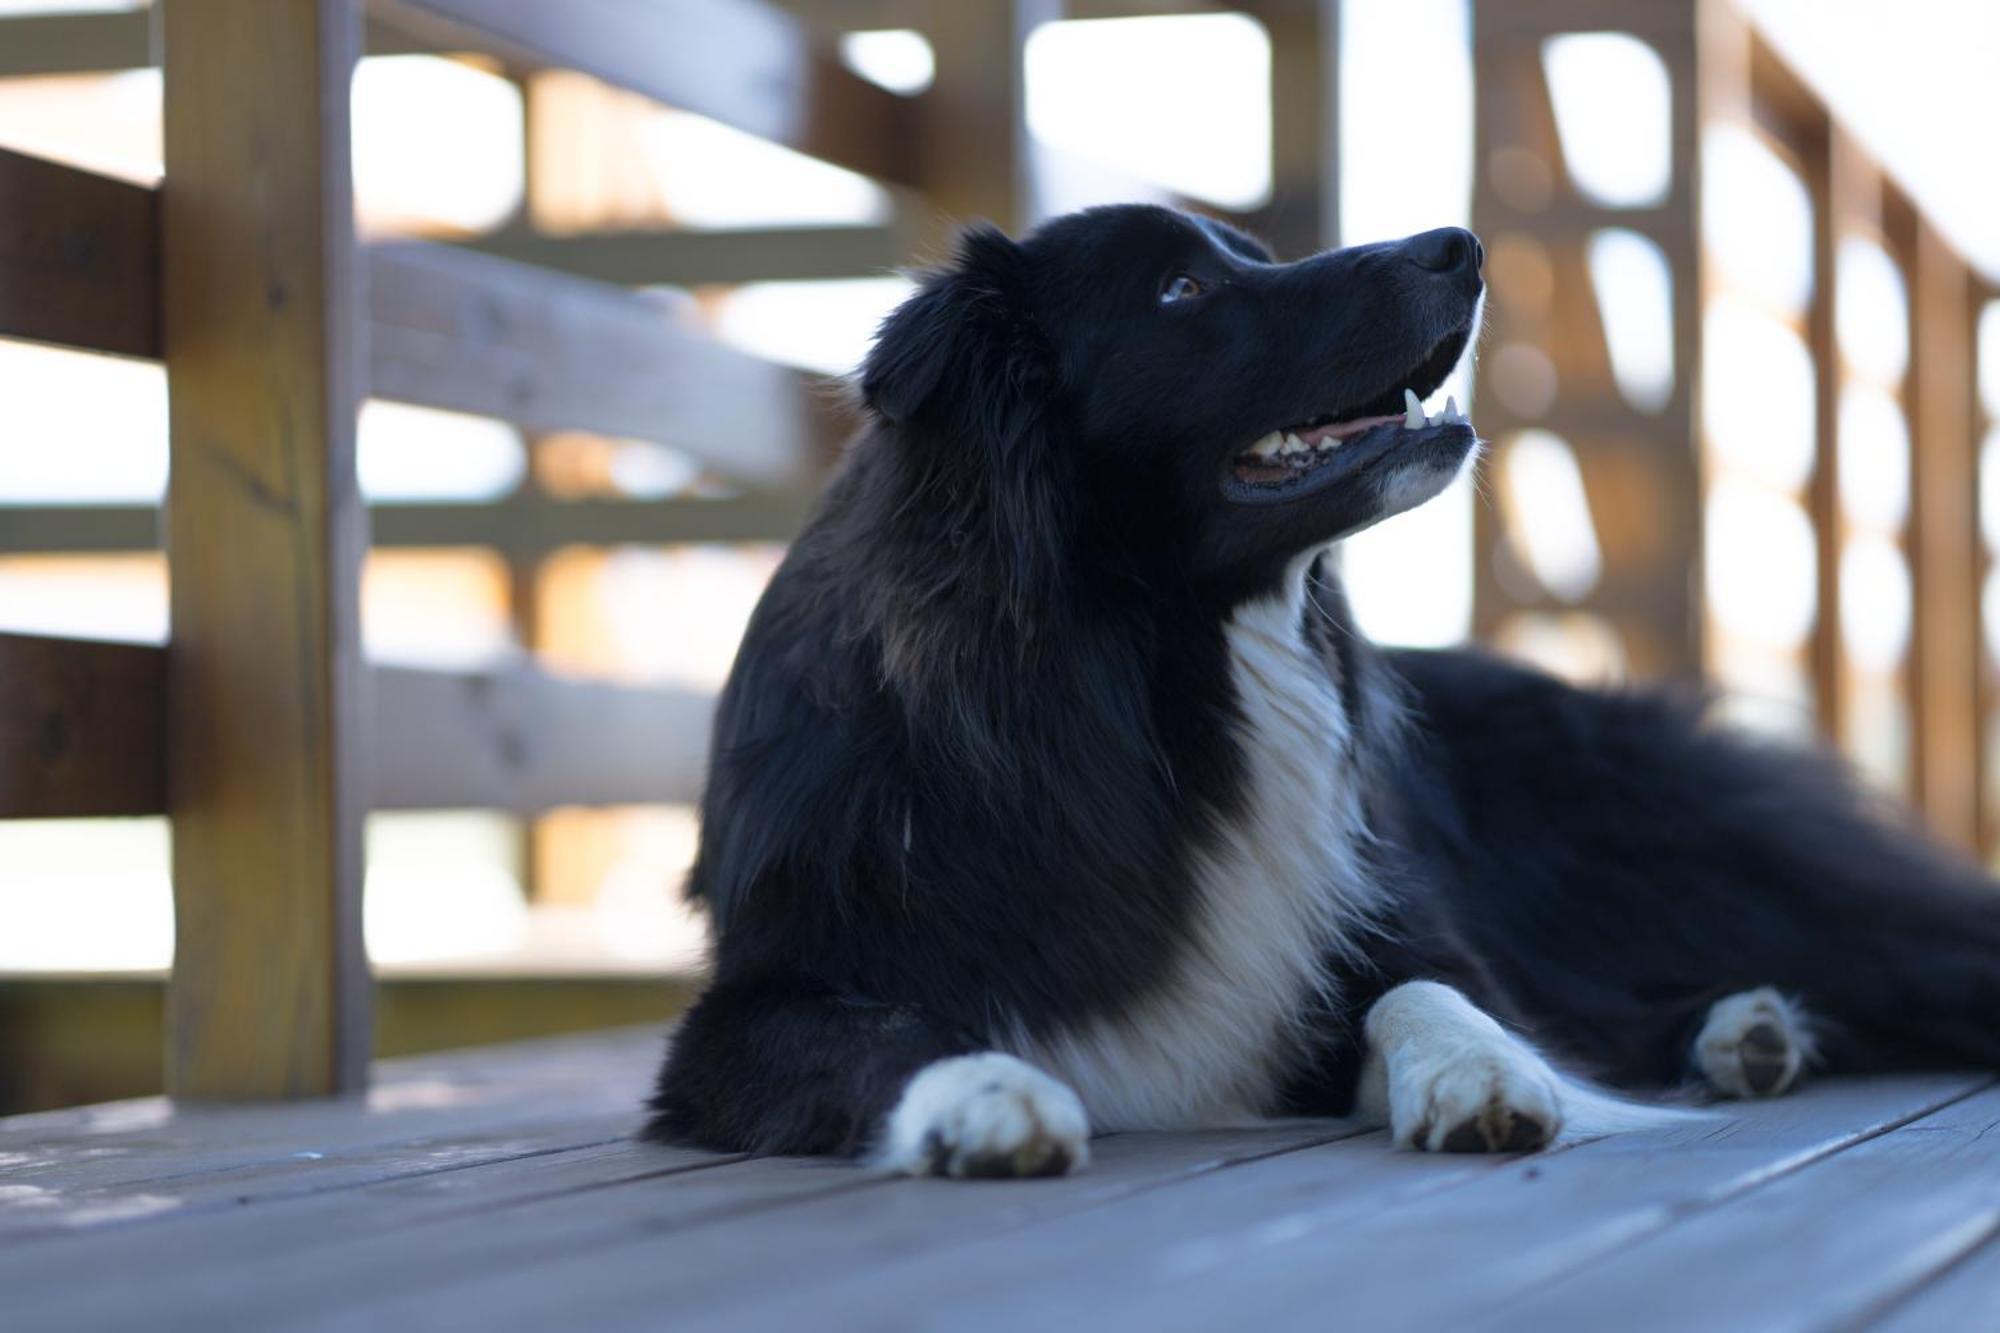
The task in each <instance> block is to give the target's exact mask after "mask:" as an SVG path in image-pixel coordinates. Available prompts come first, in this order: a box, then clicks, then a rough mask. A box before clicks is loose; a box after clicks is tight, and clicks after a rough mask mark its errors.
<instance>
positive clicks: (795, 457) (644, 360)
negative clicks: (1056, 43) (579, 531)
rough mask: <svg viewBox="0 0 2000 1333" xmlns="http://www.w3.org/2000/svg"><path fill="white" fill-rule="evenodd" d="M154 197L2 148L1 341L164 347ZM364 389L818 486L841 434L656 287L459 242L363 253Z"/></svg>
mask: <svg viewBox="0 0 2000 1333" xmlns="http://www.w3.org/2000/svg"><path fill="white" fill-rule="evenodd" d="M158 234H159V227H158V192H157V191H155V190H153V189H149V188H147V187H145V186H142V185H133V184H130V183H127V182H124V181H117V180H112V179H110V178H108V177H104V176H98V175H95V174H93V173H91V172H87V171H80V170H78V169H76V168H74V167H68V166H63V165H60V164H58V163H53V162H46V161H42V160H41V159H38V158H33V157H28V156H25V155H23V154H20V153H12V152H7V151H5V150H0V337H12V338H27V339H33V340H37V341H42V342H52V343H58V344H61V345H64V346H70V347H77V348H81V349H83V350H86V351H94V352H108V353H113V354H118V355H126V356H144V357H152V358H157V357H158V356H159V355H160V320H159V309H160V306H159V262H158V240H157V238H158ZM367 267H368V271H369V300H368V307H367V308H368V311H369V323H370V336H369V351H370V355H369V391H370V392H371V393H372V394H374V395H375V396H377V397H381V398H392V399H396V400H398V401H401V402H408V403H415V404H418V405H421V406H426V407H441V408H448V409H451V410H455V411H460V412H469V413H474V414H478V415H482V416H491V417H498V418H501V419H503V420H507V421H511V422H514V423H516V424H518V425H522V426H527V427H531V428H535V429H541V430H567V429H574V430H587V431H595V432H598V433H600V434H605V435H615V436H626V437H632V438H636V439H646V440H657V441H661V442H663V443H667V444H671V445H674V446H676V447H677V448H681V449H684V450H686V451H687V452H688V453H689V454H691V455H693V456H694V457H696V458H697V459H699V460H700V461H701V462H702V463H703V465H705V466H707V467H709V468H711V469H713V470H714V471H716V472H717V473H720V474H722V475H724V476H727V477H730V478H732V479H735V480H739V481H743V482H746V483H749V484H752V485H756V486H765V487H783V486H796V485H801V484H804V483H809V482H810V481H811V480H813V479H814V478H815V477H816V476H817V475H818V474H819V472H820V471H821V470H823V468H824V465H825V463H826V460H827V459H828V458H829V457H830V456H831V454H832V452H833V446H834V442H835V441H836V440H837V439H838V437H839V434H840V432H841V431H842V429H843V428H844V420H843V409H842V408H841V407H840V406H839V405H838V403H837V400H836V395H834V394H833V393H831V392H830V391H828V390H826V389H825V388H824V387H822V386H820V385H819V384H817V383H816V382H815V381H813V380H812V379H811V378H810V377H808V376H805V375H801V374H800V373H798V372H797V371H794V370H791V369H788V368H786V367H783V366H778V365H774V364H772V363H770V362H767V361H761V360H759V359H757V358H756V357H752V356H747V355H745V354H743V353H741V352H737V351H734V350H732V349H730V348H727V347H725V346H723V345H722V344H721V343H719V342H717V341H716V340H714V339H713V338H711V337H709V336H707V335H706V334H704V333H702V332H700V331H698V330H695V329H690V328H687V327H685V326H684V325H683V324H682V323H681V321H680V320H679V319H677V318H676V317H675V315H674V313H673V312H672V311H671V310H670V309H669V308H668V307H667V305H666V304H665V303H664V302H663V301H661V300H659V299H657V298H654V297H650V296H646V295H643V294H640V293H636V292H630V291H626V290H624V289H623V288H620V287H614V286H611V285H609V284H606V283H599V282H592V281H590V280H588V279H585V278H577V277H572V276H570V275H568V274H563V273H554V272H549V271H547V270H543V269H537V268H533V267H531V266H529V265H525V264H517V263H513V262H510V261H508V260H504V259H496V258H494V257H493V256H491V255H482V254H475V253H473V252H471V251H467V250H458V249H454V248H452V247H450V246H443V245H429V244H422V243H415V242H409V243H397V244H392V245H385V246H377V247H374V248H373V249H371V250H370V251H369V252H368V265H367Z"/></svg>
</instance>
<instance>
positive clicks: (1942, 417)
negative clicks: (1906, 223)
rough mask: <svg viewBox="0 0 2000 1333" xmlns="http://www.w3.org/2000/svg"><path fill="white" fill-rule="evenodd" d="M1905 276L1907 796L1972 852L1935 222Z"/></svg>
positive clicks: (1966, 585)
mask: <svg viewBox="0 0 2000 1333" xmlns="http://www.w3.org/2000/svg"><path fill="white" fill-rule="evenodd" d="M1909 282H1910V298H1911V299H1910V307H1911V319H1910V324H1911V333H1912V341H1911V347H1910V384H1909V398H1910V406H1911V412H1910V418H1911V420H1910V428H1911V429H1910V437H1911V447H1910V537H1909V542H1910V572H1911V575H1912V582H1913V583H1914V584H1915V587H1916V597H1915V607H1914V617H1913V620H1912V624H1911V640H1910V675H1911V684H1912V686H1913V689H1912V691H1911V694H1912V708H1913V714H1914V716H1913V718H1912V721H1913V723H1914V727H1913V730H1914V732H1915V735H1916V746H1915V750H1916V754H1915V759H1916V762H1915V765H1914V777H1915V782H1914V784H1913V785H1914V789H1915V790H1914V795H1915V796H1916V799H1917V803H1918V805H1919V806H1920V807H1921V808H1922V809H1923V812H1924V816H1925V818H1926V819H1927V820H1928V821H1929V822H1930V826H1931V828H1932V829H1933V830H1934V831H1936V832H1937V833H1938V834H1940V835H1941V836H1943V837H1944V838H1946V839H1948V840H1949V841H1951V842H1952V843H1954V844H1956V845H1957V846H1959V847H1961V848H1963V849H1964V850H1965V851H1967V852H1975V853H1976V852H1977V851H1978V850H1979V845H1980V823H1981V819H1980V808H1979V796H1980V778H1979V770H1980V751H1981V750H1982V749H1983V748H1984V737H1983V735H1982V731H1981V725H1980V724H1981V722H1982V720H1983V719H1982V718H1981V715H1980V709H1979V704H1980V682H1981V678H1982V676H1983V675H1984V673H1985V664H1984V662H1983V661H1982V650H1981V646H1980V633H1979V624H1980V591H1981V590H1980V551H1981V545H1982V542H1981V539H1980V533H1979V487H1978V485H1977V479H1978V476H1979V444H1978V437H1977V435H1976V434H1975V433H1974V421H1975V413H1974V404H1975V402H1976V399H1977V386H1976V384H1975V382H1974V376H1975V367H1974V360H1973V342H1972V336H1971V331H1972V329H1973V320H1974V318H1975V311H1974V310H1973V306H1972V274H1971V272H1970V270H1969V269H1968V268H1967V266H1966V264H1965V262H1964V261H1963V260H1962V259H1960V258H1959V257H1958V256H1957V255H1956V254H1954V253H1952V251H1951V249H1950V248H1949V247H1948V246H1947V244H1946V243H1945V241H1944V240H1943V239H1942V238H1941V237H1940V236H1939V235H1938V234H1937V232H1936V230H1935V229H1934V228H1932V227H1931V225H1930V224H1929V223H1927V222H1922V221H1919V222H1918V224H1917V234H1916V263H1915V265H1914V266H1913V271H1912V272H1911V273H1910V279H1909Z"/></svg>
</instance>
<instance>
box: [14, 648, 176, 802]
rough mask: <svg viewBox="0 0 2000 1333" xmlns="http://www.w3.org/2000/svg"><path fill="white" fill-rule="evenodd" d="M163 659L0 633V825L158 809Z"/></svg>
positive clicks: (144, 651)
mask: <svg viewBox="0 0 2000 1333" xmlns="http://www.w3.org/2000/svg"><path fill="white" fill-rule="evenodd" d="M165 699H166V655H165V653H163V652H162V651H161V650H160V649H158V648H150V647H146V646H143V645H137V644H120V643H77V642H75V641H71V640H65V639H47V638H39V637H36V636H34V635H28V634H0V728H4V729H0V818H12V819H50V818H56V817H59V816H63V815H74V814H85V813H88V814H98V815H157V814H160V813H162V812H163V811H164V810H165V809H166V767H165V746H164V732H165V726H166V709H165Z"/></svg>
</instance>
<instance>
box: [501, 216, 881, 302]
mask: <svg viewBox="0 0 2000 1333" xmlns="http://www.w3.org/2000/svg"><path fill="white" fill-rule="evenodd" d="M915 231H916V229H915V227H914V226H911V225H908V224H902V225H899V224H894V223H891V224H885V225H882V226H868V225H860V226H848V227H761V228H755V229H750V228H744V229H728V230H721V231H606V232H584V233H580V234H578V235H574V236H549V235H545V234H543V233H541V232H537V231H530V230H527V229H525V228H512V229H508V230H505V231H498V232H493V233H491V234H490V235H486V236H482V237H479V238H478V239H476V240H472V241H468V242H466V244H467V245H468V246H469V247H470V248H471V249H474V250H478V251H479V252H480V253H482V254H489V255H496V256H498V257H500V258H502V259H512V260H515V261H517V262H519V263H523V264H534V265H537V266H539V267H542V268H550V269H556V270H559V271H561V272H564V273H573V274H575V275H576V276H578V277H581V278H595V279H597V280H598V281H599V282H615V283H618V284H619V285H621V286H626V287H648V286H663V285H678V286H699V285H701V284H703V283H732V282H798V281H810V280H812V279H815V278H860V277H870V276H875V275H878V274H883V273H887V272H890V271H892V270H894V269H896V268H898V267H899V266H901V265H903V264H905V263H907V262H908V260H909V257H910V254H911V252H912V251H913V250H914V249H915V248H916V244H917V237H916V235H915Z"/></svg>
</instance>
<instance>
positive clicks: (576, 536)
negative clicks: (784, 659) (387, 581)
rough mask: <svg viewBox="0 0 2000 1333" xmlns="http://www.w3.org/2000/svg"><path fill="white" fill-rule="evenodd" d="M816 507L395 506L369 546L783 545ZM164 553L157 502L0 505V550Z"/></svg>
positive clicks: (633, 503) (770, 503) (763, 499)
mask: <svg viewBox="0 0 2000 1333" xmlns="http://www.w3.org/2000/svg"><path fill="white" fill-rule="evenodd" d="M811 504H812V499H811V497H810V496H808V495H806V494H804V493H802V492H797V491H761V492H754V493H751V494H746V495H737V496H729V497H718V498H714V499H681V498H675V499H668V500H554V499H547V498H544V497H539V496H537V497H533V498H515V499H507V500H499V501H495V502H493V503H491V504H452V503H445V502H436V503H424V504H407V503H401V502H395V503H387V504H378V505H376V506H374V507H373V508H371V509H370V510H369V528H370V545H372V546H377V547H436V546H483V547H489V548H491V549H493V550H496V551H499V552H501V553H502V554H504V555H506V556H508V557H509V558H511V559H519V560H530V561H532V560H536V559H539V558H541V557H542V556H545V555H547V554H549V553H550V552H552V551H556V550H559V549H561V548H563V547H565V546H653V545H671V544H674V543H679V542H784V541H789V540H791V538H792V537H793V535H794V534H796V533H797V531H798V529H799V526H800V524H802V523H803V522H804V521H805V516H806V513H807V511H808V510H809V509H810V508H811ZM159 549H160V513H159V509H158V508H157V507H156V506H154V505H137V504H123V505H0V555H29V554H50V553H65V554H107V553H115V552H124V551H157V550H159Z"/></svg>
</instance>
